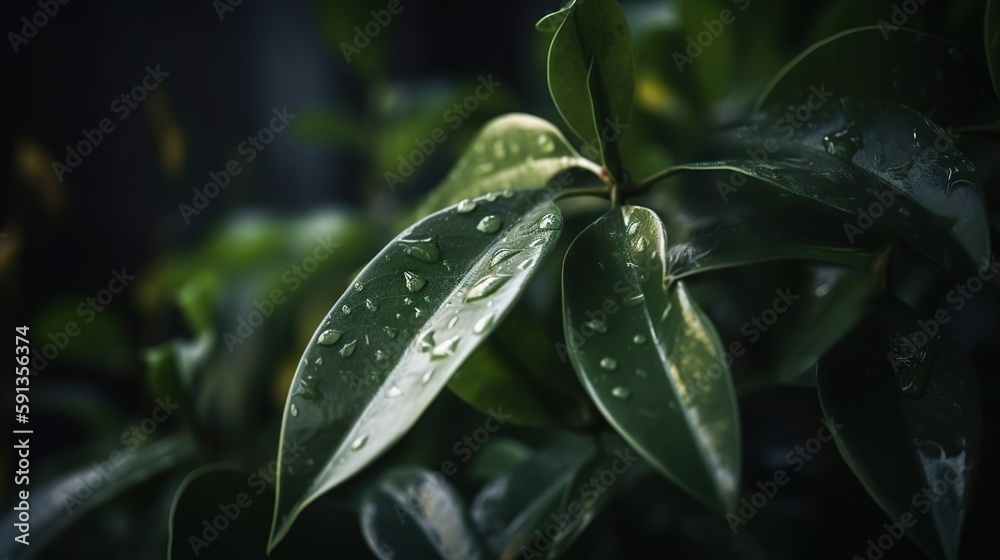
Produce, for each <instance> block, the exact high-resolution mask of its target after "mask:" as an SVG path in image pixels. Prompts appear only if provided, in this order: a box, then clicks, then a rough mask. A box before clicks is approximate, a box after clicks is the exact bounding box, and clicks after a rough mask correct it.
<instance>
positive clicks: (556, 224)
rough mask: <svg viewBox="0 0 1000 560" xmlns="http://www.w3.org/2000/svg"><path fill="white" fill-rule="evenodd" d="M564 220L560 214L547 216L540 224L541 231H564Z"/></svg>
mask: <svg viewBox="0 0 1000 560" xmlns="http://www.w3.org/2000/svg"><path fill="white" fill-rule="evenodd" d="M562 225H563V219H562V216H560V215H559V214H546V215H544V216H542V219H541V220H539V222H538V228H539V229H548V230H553V231H555V230H559V229H562Z"/></svg>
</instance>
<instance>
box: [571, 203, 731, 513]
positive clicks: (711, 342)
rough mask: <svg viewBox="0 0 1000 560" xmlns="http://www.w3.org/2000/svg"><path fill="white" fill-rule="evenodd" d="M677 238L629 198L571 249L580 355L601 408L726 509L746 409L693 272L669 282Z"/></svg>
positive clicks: (667, 468)
mask: <svg viewBox="0 0 1000 560" xmlns="http://www.w3.org/2000/svg"><path fill="white" fill-rule="evenodd" d="M666 260H667V240H666V235H665V232H664V229H663V224H662V222H660V219H659V218H658V217H657V216H656V214H655V213H653V212H652V211H650V210H648V209H646V208H641V207H636V206H625V207H623V208H621V209H617V210H614V211H612V212H610V213H609V214H607V215H605V216H603V217H602V218H600V219H598V220H597V221H596V222H594V223H593V224H592V225H591V226H590V227H588V228H587V229H586V230H584V232H583V233H581V234H580V236H579V237H577V238H576V240H574V241H573V244H572V245H571V246H570V249H569V251H568V252H567V254H566V260H565V264H564V271H563V297H564V313H565V315H564V322H565V328H566V340H567V345H568V347H569V350H570V359H571V360H572V362H573V365H574V367H575V368H576V370H577V373H578V374H579V375H580V378H581V380H582V382H583V383H584V386H585V387H586V388H587V390H588V392H589V393H590V395H591V397H592V398H593V399H594V400H595V402H596V403H597V405H598V407H599V408H600V409H601V412H602V413H603V414H604V416H605V417H606V418H607V419H608V421H609V422H611V424H612V425H613V426H614V427H615V428H616V429H617V430H618V432H619V433H620V434H621V435H622V437H624V438H625V440H626V441H628V442H629V443H630V444H631V445H633V446H634V447H635V450H636V451H637V452H638V453H639V454H640V455H642V456H643V457H644V458H645V459H646V460H647V461H649V462H650V464H652V465H653V466H655V467H656V468H657V469H658V470H660V471H661V472H662V473H664V474H665V475H666V476H667V477H668V478H670V479H671V480H672V481H674V482H675V483H676V484H677V485H678V486H680V487H681V488H683V489H684V490H685V491H687V492H688V493H689V494H691V495H692V496H694V497H695V498H696V499H698V500H699V501H700V502H702V503H703V504H705V505H707V506H708V507H710V508H712V509H713V510H715V511H718V512H725V511H728V510H730V509H731V508H732V506H733V504H735V502H736V494H737V491H738V489H739V472H740V468H739V463H740V443H739V433H740V432H739V417H738V415H737V411H736V398H735V392H734V390H733V385H732V380H731V379H730V376H729V370H728V367H727V364H725V363H723V348H722V344H721V342H720V341H719V338H718V334H717V333H716V332H715V328H714V327H713V326H712V324H711V322H710V321H709V319H708V318H707V317H706V316H705V315H704V314H703V313H702V312H701V310H700V309H699V307H698V305H697V304H696V303H695V302H694V301H693V300H692V299H691V298H690V296H689V294H688V291H687V288H686V287H685V285H684V282H683V281H679V282H677V283H675V284H674V285H673V286H672V287H667V286H666V285H665V263H666Z"/></svg>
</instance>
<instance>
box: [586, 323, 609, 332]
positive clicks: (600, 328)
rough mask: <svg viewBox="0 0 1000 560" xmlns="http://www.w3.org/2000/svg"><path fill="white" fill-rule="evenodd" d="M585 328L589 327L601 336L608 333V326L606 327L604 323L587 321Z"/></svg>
mask: <svg viewBox="0 0 1000 560" xmlns="http://www.w3.org/2000/svg"><path fill="white" fill-rule="evenodd" d="M583 326H585V327H589V328H590V330H592V331H594V332H597V333H601V334H606V333H607V332H608V326H607V325H605V324H604V322H603V321H587V322H585V323H584V324H583Z"/></svg>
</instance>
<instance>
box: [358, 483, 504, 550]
mask: <svg viewBox="0 0 1000 560" xmlns="http://www.w3.org/2000/svg"><path fill="white" fill-rule="evenodd" d="M360 514H361V531H362V533H363V534H364V536H365V540H366V541H367V542H368V546H369V548H370V549H371V551H372V552H374V553H375V554H376V555H377V556H378V557H379V558H382V559H384V560H391V559H395V558H444V559H446V560H451V559H454V560H474V559H477V558H483V559H485V558H487V555H486V554H485V553H484V551H483V549H482V544H481V543H480V542H479V539H478V535H477V534H476V532H475V530H474V529H473V527H472V524H471V523H470V522H469V520H468V516H467V515H466V509H465V505H464V504H463V503H462V498H461V497H460V496H459V495H458V493H457V492H456V491H455V489H454V488H452V486H451V484H449V483H448V481H447V480H446V479H445V478H444V476H443V475H442V474H441V473H435V472H431V471H427V470H424V469H419V468H416V467H396V468H394V469H392V470H390V471H388V472H386V473H385V474H383V475H382V476H381V477H380V478H379V480H378V481H377V482H376V483H375V484H374V486H373V487H372V488H371V489H370V490H369V491H368V492H367V493H366V494H365V496H364V497H363V498H362V500H361V512H360Z"/></svg>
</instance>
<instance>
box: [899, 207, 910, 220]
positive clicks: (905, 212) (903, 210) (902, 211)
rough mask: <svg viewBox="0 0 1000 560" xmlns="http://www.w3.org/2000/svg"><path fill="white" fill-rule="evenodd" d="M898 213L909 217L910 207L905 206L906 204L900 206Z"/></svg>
mask: <svg viewBox="0 0 1000 560" xmlns="http://www.w3.org/2000/svg"><path fill="white" fill-rule="evenodd" d="M899 213H900V214H902V215H904V216H906V217H907V218H909V217H910V209H909V208H907V207H906V206H900V207H899Z"/></svg>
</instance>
